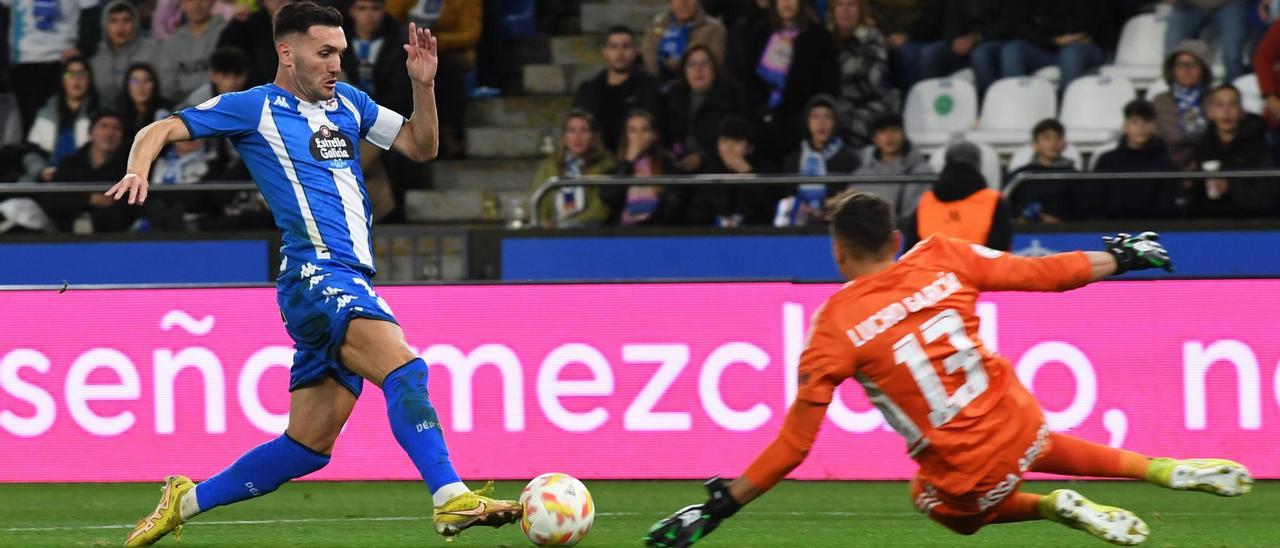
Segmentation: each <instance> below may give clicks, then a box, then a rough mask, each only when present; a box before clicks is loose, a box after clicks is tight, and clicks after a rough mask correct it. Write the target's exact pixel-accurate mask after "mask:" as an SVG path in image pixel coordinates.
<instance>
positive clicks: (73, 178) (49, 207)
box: [41, 111, 137, 232]
mask: <svg viewBox="0 0 1280 548" xmlns="http://www.w3.org/2000/svg"><path fill="white" fill-rule="evenodd" d="M90 127H91V129H90V130H89V133H90V136H91V138H90V139H89V142H88V143H86V144H85V145H84V146H82V147H80V149H79V150H77V151H76V152H75V154H72V155H71V156H68V157H67V159H66V160H65V161H63V162H62V163H61V164H59V165H58V169H57V171H56V172H55V173H54V175H53V181H55V182H65V183H109V182H115V181H119V180H120V178H121V177H123V176H124V169H125V158H126V156H127V155H128V152H129V151H128V150H126V148H125V146H124V129H123V123H122V121H121V119H120V117H119V116H118V115H116V114H115V113H113V112H111V111H102V112H99V113H97V114H95V115H94V117H93V121H92V123H91V124H90ZM41 205H42V206H43V207H44V208H45V211H46V212H48V214H49V216H50V218H51V219H52V220H53V221H54V224H55V225H56V226H57V227H58V228H59V229H60V230H64V231H70V230H71V229H72V224H73V223H74V221H75V220H76V218H77V217H80V216H82V215H86V214H87V216H88V217H89V219H90V220H91V221H92V223H93V228H94V231H96V232H121V231H124V230H127V229H128V228H129V227H130V226H131V225H133V222H134V219H136V218H137V211H136V208H133V207H129V206H128V205H126V204H124V203H122V202H117V201H115V200H112V199H111V198H110V197H109V196H106V195H104V194H102V193H101V192H92V193H89V194H88V195H84V194H49V195H46V196H45V197H44V198H42V199H41Z"/></svg>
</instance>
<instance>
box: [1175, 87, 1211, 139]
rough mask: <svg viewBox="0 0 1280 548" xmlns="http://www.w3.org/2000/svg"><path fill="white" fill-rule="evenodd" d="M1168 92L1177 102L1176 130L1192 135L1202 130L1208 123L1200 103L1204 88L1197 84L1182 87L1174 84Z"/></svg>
mask: <svg viewBox="0 0 1280 548" xmlns="http://www.w3.org/2000/svg"><path fill="white" fill-rule="evenodd" d="M1169 93H1170V95H1173V100H1174V102H1176V103H1178V130H1179V131H1181V132H1183V133H1187V134H1192V135H1194V134H1197V133H1200V132H1202V131H1204V128H1205V126H1207V125H1208V123H1207V122H1206V121H1205V119H1204V113H1203V112H1202V111H1201V105H1200V102H1201V100H1202V99H1203V97H1204V89H1203V88H1201V87H1199V86H1197V87H1192V88H1184V87H1182V86H1179V85H1177V84H1174V85H1173V88H1172V89H1170V90H1169Z"/></svg>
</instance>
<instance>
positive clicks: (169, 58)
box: [156, 0, 227, 97]
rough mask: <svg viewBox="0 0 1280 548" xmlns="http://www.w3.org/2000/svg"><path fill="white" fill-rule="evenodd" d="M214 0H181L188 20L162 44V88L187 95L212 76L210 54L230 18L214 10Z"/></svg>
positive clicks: (177, 94) (172, 92) (160, 69)
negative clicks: (218, 14)
mask: <svg viewBox="0 0 1280 548" xmlns="http://www.w3.org/2000/svg"><path fill="white" fill-rule="evenodd" d="M213 2H214V0H182V13H183V15H184V16H185V17H186V23H185V24H183V25H182V26H181V27H178V30H176V31H174V33H173V35H172V36H170V37H169V39H168V40H165V41H164V44H163V46H162V47H161V48H160V55H159V59H158V60H157V62H158V63H159V66H158V67H156V68H157V69H158V70H159V71H160V74H162V75H164V76H163V78H162V82H161V86H160V87H161V88H162V89H164V90H165V92H167V93H168V94H169V95H171V96H173V97H186V96H187V95H189V94H190V93H191V92H192V91H193V90H195V89H196V88H198V87H200V85H201V84H203V83H205V80H206V79H207V78H208V77H209V56H210V55H212V54H213V50H214V49H215V48H216V45H217V42H218V35H219V33H221V32H222V28H223V27H225V26H226V25H227V22H226V21H225V20H223V19H222V17H220V16H217V15H214V14H213Z"/></svg>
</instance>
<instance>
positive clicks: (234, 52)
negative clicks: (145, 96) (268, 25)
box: [177, 46, 403, 109]
mask: <svg viewBox="0 0 1280 548" xmlns="http://www.w3.org/2000/svg"><path fill="white" fill-rule="evenodd" d="M348 51H350V50H348ZM401 51H403V50H401ZM248 82H249V57H248V56H246V55H245V54H244V52H243V51H240V48H237V47H234V46H227V47H222V48H218V49H217V50H216V51H214V52H213V55H210V56H209V81H208V82H205V83H204V84H203V85H201V86H200V87H198V88H196V89H194V90H192V91H191V93H190V94H188V95H187V98H186V99H183V100H182V102H180V103H178V107H177V108H179V109H184V108H187V107H194V106H196V105H198V104H200V103H203V102H205V101H208V100H209V99H212V98H214V97H216V96H218V95H222V94H223V93H231V92H233V91H244V90H246V89H248V88H249V84H248ZM379 104H385V103H379Z"/></svg>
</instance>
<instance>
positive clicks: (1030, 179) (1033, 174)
mask: <svg viewBox="0 0 1280 548" xmlns="http://www.w3.org/2000/svg"><path fill="white" fill-rule="evenodd" d="M1187 179H1191V180H1200V179H1237V180H1238V179H1273V180H1276V181H1280V169H1254V170H1235V171H1138V172H1093V171H1024V172H1022V173H1019V174H1017V175H1014V176H1013V179H1010V180H1009V184H1007V185H1005V186H1004V190H1003V192H1004V195H1005V196H1012V195H1013V191H1014V190H1016V189H1017V188H1018V187H1020V186H1022V185H1023V184H1026V183H1037V182H1043V181H1109V182H1120V183H1136V182H1150V181H1172V180H1179V181H1181V180H1187Z"/></svg>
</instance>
